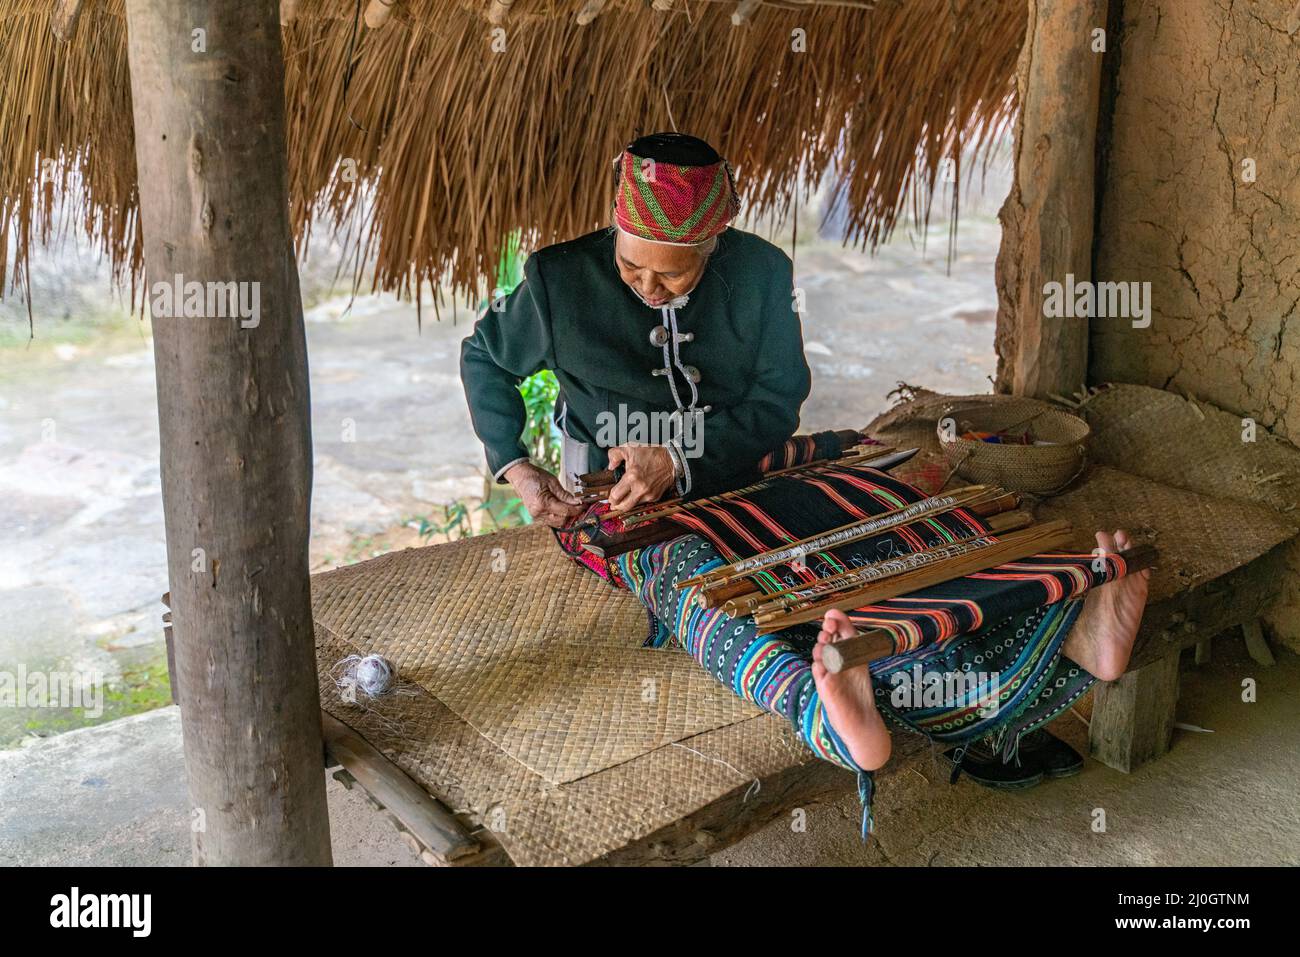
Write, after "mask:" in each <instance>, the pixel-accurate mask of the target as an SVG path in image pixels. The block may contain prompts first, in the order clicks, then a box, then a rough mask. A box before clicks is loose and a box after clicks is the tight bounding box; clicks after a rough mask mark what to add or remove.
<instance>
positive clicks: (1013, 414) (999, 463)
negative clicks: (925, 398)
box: [938, 395, 1090, 495]
mask: <svg viewBox="0 0 1300 957" xmlns="http://www.w3.org/2000/svg"><path fill="white" fill-rule="evenodd" d="M949 419H951V420H953V423H955V428H954V427H952V424H950V423H948V421H947V420H949ZM972 431H974V432H1013V433H1014V432H1029V433H1030V436H1031V437H1032V438H1033V439H1034V441H1036V442H1050V443H1051V444H1050V445H1011V444H1008V445H1001V444H998V443H993V442H981V441H979V440H977V439H963V438H961V436H962V435H964V434H966V433H967V432H972ZM1089 431H1090V430H1089V428H1088V423H1086V422H1085V421H1084V420H1083V419H1081V418H1079V417H1078V416H1076V415H1071V414H1070V413H1068V412H1065V411H1063V410H1061V409H1059V408H1057V407H1056V406H1053V405H1048V404H1047V403H1046V402H1039V401H1038V400H1037V399H1026V398H1022V397H1019V396H996V395H994V396H989V397H988V398H987V399H983V400H980V401H979V402H971V403H965V404H962V405H953V406H949V407H948V408H946V409H945V410H944V412H943V415H942V416H940V418H939V426H938V433H939V446H940V447H941V448H942V449H943V453H944V455H945V456H947V458H948V461H949V462H950V463H951V464H952V465H953V467H954V469H955V470H956V472H957V474H958V475H960V476H961V477H962V478H964V479H967V480H968V481H971V482H978V483H981V484H985V485H1001V486H1002V487H1003V488H1005V489H1008V490H1010V491H1013V492H1029V493H1031V494H1034V495H1052V494H1054V493H1056V492H1059V491H1061V490H1062V489H1063V488H1065V486H1067V485H1069V484H1070V482H1071V481H1072V480H1073V479H1074V478H1075V477H1076V476H1077V475H1078V474H1079V473H1080V472H1082V471H1083V466H1084V462H1085V453H1084V443H1085V442H1086V441H1087V439H1088V433H1089Z"/></svg>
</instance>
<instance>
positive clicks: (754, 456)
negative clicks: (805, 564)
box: [461, 133, 810, 527]
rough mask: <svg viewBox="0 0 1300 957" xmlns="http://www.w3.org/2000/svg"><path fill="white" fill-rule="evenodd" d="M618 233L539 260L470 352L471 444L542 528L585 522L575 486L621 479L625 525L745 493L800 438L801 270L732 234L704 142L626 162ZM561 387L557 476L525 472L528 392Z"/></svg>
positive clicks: (618, 507)
mask: <svg viewBox="0 0 1300 957" xmlns="http://www.w3.org/2000/svg"><path fill="white" fill-rule="evenodd" d="M616 167H617V195H616V198H615V202H614V223H615V224H614V227H613V228H610V229H601V230H598V231H596V232H593V233H588V234H587V235H586V236H582V237H579V238H578V239H575V240H572V241H570V242H566V243H559V244H558V245H555V246H548V247H546V248H545V249H541V250H539V251H538V252H536V253H535V254H534V255H532V256H531V257H529V259H528V262H527V263H526V264H525V266H524V282H523V283H522V284H520V286H519V287H518V288H516V289H515V290H514V292H512V293H511V294H510V295H509V296H508V297H505V298H503V299H500V300H498V301H497V302H495V303H494V304H493V305H492V307H491V308H490V309H488V310H487V311H486V312H485V313H484V315H483V317H482V318H481V319H480V320H479V321H478V323H477V325H475V327H474V332H473V334H472V335H470V336H469V338H467V339H466V340H465V342H464V344H463V347H462V350H461V377H462V380H463V382H464V385H465V395H466V398H467V399H468V401H469V410H470V418H471V419H472V421H473V423H474V431H475V432H476V433H477V434H478V437H479V439H480V440H481V441H482V442H483V445H484V446H485V447H486V450H487V458H488V466H489V468H490V469H491V471H492V474H493V476H494V477H495V478H496V480H497V481H498V482H501V481H506V482H509V483H510V484H511V485H512V486H514V488H515V491H516V492H517V493H518V494H519V497H520V498H521V499H522V500H523V502H524V505H525V506H526V507H527V508H528V511H529V512H530V513H531V514H532V516H533V517H534V518H535V519H536V520H537V521H539V522H544V523H546V524H547V525H551V526H555V527H562V526H564V525H567V524H568V523H570V522H571V521H572V520H573V519H575V518H576V517H577V516H578V515H579V514H580V512H581V508H580V506H579V504H578V499H577V498H576V497H575V496H574V495H573V494H571V492H572V489H573V476H575V475H579V474H581V473H583V472H587V471H591V470H594V469H601V468H606V467H607V466H617V465H621V466H623V467H624V473H625V474H624V477H623V479H622V481H620V482H619V484H618V485H617V486H616V487H615V489H614V491H613V493H612V494H611V496H610V503H611V507H612V508H613V509H614V510H615V511H626V510H627V509H630V508H633V507H635V506H637V505H639V504H642V503H645V502H650V501H655V500H657V499H658V498H660V497H661V496H662V495H663V494H664V493H665V492H667V491H668V490H669V489H670V488H673V487H674V486H675V488H676V491H677V492H678V493H679V494H700V493H703V492H707V491H709V490H717V489H721V488H724V487H726V486H728V485H730V486H733V487H734V486H735V485H739V484H743V483H744V481H745V480H746V479H747V478H750V477H752V476H753V475H754V474H755V468H756V466H757V464H758V461H759V459H761V458H762V456H763V455H764V454H765V453H767V452H769V451H771V450H772V449H773V448H775V447H776V446H779V445H780V444H781V443H782V442H784V441H785V440H786V439H787V438H789V437H790V436H791V435H792V434H793V433H794V431H795V429H796V427H797V426H798V424H799V407H800V406H801V405H802V404H803V401H804V399H806V398H807V396H808V391H809V384H810V379H809V373H808V364H807V362H806V361H805V360H804V354H803V341H802V337H801V334H800V328H799V315H798V313H797V312H796V311H795V309H794V303H793V299H792V291H793V290H792V287H793V274H792V270H791V264H790V259H789V257H788V256H786V255H785V254H784V253H783V252H782V251H781V250H780V249H778V248H777V247H776V246H773V245H772V244H771V243H768V242H766V241H765V240H762V239H760V238H758V237H757V236H754V235H751V234H750V233H745V232H741V231H740V230H737V229H732V228H729V224H730V222H731V221H732V219H733V218H734V217H735V215H736V212H737V210H738V207H739V203H738V201H737V198H736V192H735V187H734V183H733V181H732V175H731V170H730V168H729V167H728V166H727V164H726V162H724V161H723V159H722V158H721V157H720V156H719V155H718V154H717V152H716V151H715V150H714V149H713V148H712V147H711V146H709V145H708V144H707V143H705V142H704V141H703V140H700V139H697V138H695V137H693V136H684V135H680V134H677V133H657V134H654V135H651V136H644V137H642V138H640V139H638V140H636V141H634V142H633V143H632V144H631V145H630V146H628V147H627V149H626V150H624V151H623V153H622V154H621V155H620V156H619V158H618V160H617V161H616ZM541 369H550V370H552V371H553V372H554V373H555V375H556V378H557V379H558V380H559V383H560V398H559V401H558V402H557V403H556V422H557V424H558V425H559V426H560V428H561V430H562V431H563V434H564V440H563V453H562V458H563V461H562V467H561V472H562V475H561V476H560V477H557V476H554V475H551V474H550V473H549V472H547V471H545V470H544V469H542V468H541V467H539V466H538V465H536V464H534V463H532V462H530V461H529V459H528V455H527V453H526V452H525V451H524V446H523V444H522V443H521V442H520V434H521V433H522V432H523V429H524V424H525V413H524V404H523V400H522V398H521V397H520V394H519V390H518V388H517V386H518V385H519V382H520V381H521V380H522V379H523V378H524V377H526V376H530V375H532V374H533V373H535V372H538V371H539V370H541Z"/></svg>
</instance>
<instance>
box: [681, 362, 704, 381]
mask: <svg viewBox="0 0 1300 957" xmlns="http://www.w3.org/2000/svg"><path fill="white" fill-rule="evenodd" d="M682 371H683V372H685V373H686V378H688V379H690V380H691V381H692V382H694V383H695V384H696V385H699V383H700V370H699V369H697V368H695V366H682Z"/></svg>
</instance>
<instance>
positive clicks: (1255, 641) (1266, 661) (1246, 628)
mask: <svg viewBox="0 0 1300 957" xmlns="http://www.w3.org/2000/svg"><path fill="white" fill-rule="evenodd" d="M1241 632H1242V634H1244V635H1245V636H1246V650H1247V651H1249V652H1250V657H1251V658H1253V659H1254V660H1255V663H1256V664H1260V665H1263V666H1264V667H1265V668H1271V667H1273V665H1275V664H1277V662H1276V661H1275V660H1274V659H1273V652H1272V651H1271V650H1270V649H1269V647H1268V642H1267V641H1265V640H1264V628H1263V627H1262V626H1261V625H1260V623H1259V619H1258V618H1255V619H1253V620H1251V621H1248V622H1246V623H1245V624H1244V625H1242V626H1241Z"/></svg>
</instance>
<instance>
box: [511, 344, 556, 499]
mask: <svg viewBox="0 0 1300 957" xmlns="http://www.w3.org/2000/svg"><path fill="white" fill-rule="evenodd" d="M519 392H520V393H521V394H522V395H523V397H524V412H525V414H526V420H525V424H524V433H523V435H522V436H520V438H521V439H522V440H523V443H524V448H525V449H527V450H528V457H529V458H531V459H532V460H533V461H534V462H536V463H537V464H538V465H540V466H541V467H542V468H544V469H546V471H548V472H550V473H551V474H553V475H558V474H559V471H560V443H561V436H560V430H559V429H558V428H556V426H555V402H556V400H557V399H558V398H559V395H560V383H559V382H558V381H557V380H556V378H555V374H554V373H553V372H550V371H548V370H546V369H543V370H542V371H541V372H538V373H537V374H536V375H531V376H529V377H528V378H527V379H525V380H524V381H523V382H521V383H519Z"/></svg>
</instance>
